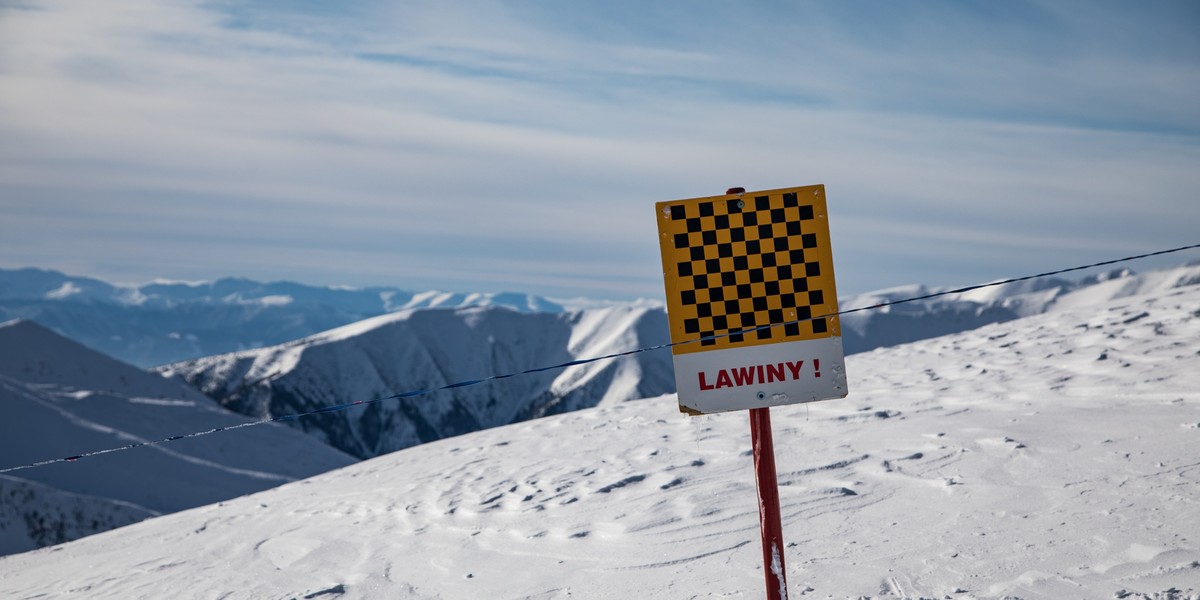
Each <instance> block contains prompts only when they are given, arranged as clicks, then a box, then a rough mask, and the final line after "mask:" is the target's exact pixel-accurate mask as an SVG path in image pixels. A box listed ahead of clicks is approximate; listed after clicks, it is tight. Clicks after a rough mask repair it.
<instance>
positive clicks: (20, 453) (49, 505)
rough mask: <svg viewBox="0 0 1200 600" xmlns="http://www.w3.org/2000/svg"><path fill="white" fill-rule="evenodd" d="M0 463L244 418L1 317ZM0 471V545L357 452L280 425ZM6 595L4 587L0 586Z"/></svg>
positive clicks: (103, 526) (320, 466) (295, 473)
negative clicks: (22, 468)
mask: <svg viewBox="0 0 1200 600" xmlns="http://www.w3.org/2000/svg"><path fill="white" fill-rule="evenodd" d="M0 410H3V412H4V415H3V417H0V468H8V467H13V466H18V465H22V464H28V463H31V462H36V461H40V460H46V459H51V458H59V457H64V456H72V455H77V454H81V453H85V452H91V451H97V450H103V449H108V448H114V447H120V446H125V445H128V444H131V443H137V442H144V441H147V440H159V439H163V438H166V437H169V436H172V435H180V434H187V433H192V432H194V431H201V430H206V429H211V428H215V427H228V426H231V425H237V424H240V423H246V422H248V421H249V419H247V418H246V417H243V416H241V415H238V414H235V413H232V412H230V411H227V410H225V409H223V408H221V407H220V406H218V405H217V404H216V403H215V402H213V401H212V400H210V399H209V398H207V397H206V396H204V395H203V394H201V393H199V392H197V391H195V390H193V389H190V388H187V387H185V386H182V385H179V384H178V383H176V382H172V381H168V380H166V379H163V378H162V377H159V376H157V375H155V374H152V373H148V372H146V371H143V370H141V369H138V368H137V367H134V366H132V365H128V364H125V363H122V362H119V361H117V360H114V359H112V358H109V357H107V356H105V355H103V354H100V353H98V352H96V351H94V350H90V349H88V348H86V347H84V346H82V345H80V344H78V343H76V342H73V341H71V340H69V339H66V338H64V337H62V336H60V335H58V334H56V333H54V332H52V331H50V330H48V329H46V328H44V327H42V326H40V325H38V324H36V323H33V322H30V321H9V322H6V323H0ZM254 429H255V431H254V433H252V434H246V435H234V434H232V433H225V434H215V435H209V436H205V437H199V438H194V439H186V440H180V441H178V442H174V443H172V444H170V445H157V446H148V447H143V448H138V449H135V450H130V451H126V452H118V453H113V454H106V455H103V456H98V457H95V458H89V459H87V461H86V466H85V463H57V464H51V465H47V466H44V467H40V468H36V469H25V470H20V471H13V472H11V473H9V474H7V475H0V554H4V553H12V552H22V551H25V550H30V549H32V548H36V547H39V546H45V545H49V544H57V543H62V542H65V541H69V540H72V539H76V538H79V537H82V536H84V535H89V534H92V533H95V532H97V531H103V530H107V529H111V528H112V527H118V526H121V525H126V524H129V523H132V522H136V521H140V520H142V519H145V518H147V517H150V516H154V515H159V514H164V513H168V512H175V511H178V510H183V509H186V508H191V507H194V506H201V505H204V504H210V503H213V502H218V501H221V500H226V499H229V498H233V497H235V496H241V495H244V494H248V493H252V492H256V491H260V490H264V489H267V488H269V487H274V486H277V485H279V484H282V483H287V482H289V481H295V480H298V479H302V478H305V477H308V476H311V475H314V474H316V473H321V472H324V471H328V470H330V469H334V468H337V467H341V466H345V465H347V464H350V463H352V462H354V459H353V458H351V457H350V456H347V455H345V454H343V453H341V452H339V451H337V450H334V449H333V448H330V447H329V446H326V445H325V444H322V443H320V442H318V441H317V440H314V439H312V438H311V437H309V436H305V435H302V434H299V433H297V432H295V431H293V430H290V429H288V428H285V427H280V426H277V425H260V426H256V427H255V428H254ZM0 596H3V594H0Z"/></svg>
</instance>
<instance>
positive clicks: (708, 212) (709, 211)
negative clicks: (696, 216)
mask: <svg viewBox="0 0 1200 600" xmlns="http://www.w3.org/2000/svg"><path fill="white" fill-rule="evenodd" d="M700 216H702V217H711V216H713V203H712V202H701V203H700Z"/></svg>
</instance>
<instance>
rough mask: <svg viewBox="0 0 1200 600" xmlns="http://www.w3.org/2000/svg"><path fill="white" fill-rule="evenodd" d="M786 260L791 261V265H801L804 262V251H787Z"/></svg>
mask: <svg viewBox="0 0 1200 600" xmlns="http://www.w3.org/2000/svg"><path fill="white" fill-rule="evenodd" d="M788 259H789V260H790V261H791V263H792V264H793V265H798V264H801V263H803V262H804V251H803V250H789V251H788Z"/></svg>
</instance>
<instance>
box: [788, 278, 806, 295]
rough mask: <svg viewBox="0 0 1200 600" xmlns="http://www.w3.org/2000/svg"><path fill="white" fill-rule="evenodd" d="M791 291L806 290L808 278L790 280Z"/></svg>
mask: <svg viewBox="0 0 1200 600" xmlns="http://www.w3.org/2000/svg"><path fill="white" fill-rule="evenodd" d="M792 291H793V292H796V293H800V292H807V291H808V280H807V279H805V278H803V277H800V278H797V279H793V280H792Z"/></svg>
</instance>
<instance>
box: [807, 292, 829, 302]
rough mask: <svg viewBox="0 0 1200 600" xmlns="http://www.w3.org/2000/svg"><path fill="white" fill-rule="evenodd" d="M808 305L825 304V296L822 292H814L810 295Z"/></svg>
mask: <svg viewBox="0 0 1200 600" xmlns="http://www.w3.org/2000/svg"><path fill="white" fill-rule="evenodd" d="M808 303H809V304H811V305H814V306H816V305H820V304H825V294H824V292H822V291H821V290H814V291H811V292H809V293H808Z"/></svg>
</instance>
